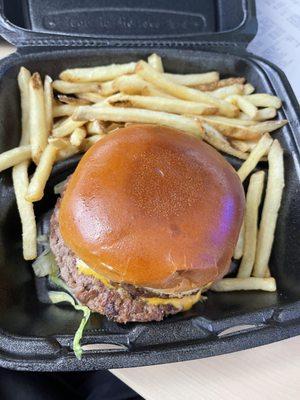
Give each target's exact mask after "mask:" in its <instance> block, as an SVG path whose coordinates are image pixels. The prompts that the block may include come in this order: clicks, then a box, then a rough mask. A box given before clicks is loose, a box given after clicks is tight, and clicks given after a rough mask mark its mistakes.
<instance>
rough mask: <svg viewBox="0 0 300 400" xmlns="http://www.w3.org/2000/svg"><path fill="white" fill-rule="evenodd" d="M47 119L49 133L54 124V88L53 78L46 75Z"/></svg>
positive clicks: (45, 99) (45, 98)
mask: <svg viewBox="0 0 300 400" xmlns="http://www.w3.org/2000/svg"><path fill="white" fill-rule="evenodd" d="M44 101H45V120H46V128H47V133H48V135H49V134H50V132H51V129H52V125H53V90H52V79H51V78H50V76H48V75H46V76H45V79H44Z"/></svg>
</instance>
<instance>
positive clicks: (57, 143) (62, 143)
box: [48, 136, 70, 150]
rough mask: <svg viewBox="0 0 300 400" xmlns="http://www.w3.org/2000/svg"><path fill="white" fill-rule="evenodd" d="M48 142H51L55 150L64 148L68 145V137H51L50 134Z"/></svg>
mask: <svg viewBox="0 0 300 400" xmlns="http://www.w3.org/2000/svg"><path fill="white" fill-rule="evenodd" d="M48 143H49V144H52V145H53V146H54V147H56V148H57V150H62V149H65V148H67V147H68V146H69V145H70V141H69V139H65V138H54V137H51V136H50V137H49V138H48Z"/></svg>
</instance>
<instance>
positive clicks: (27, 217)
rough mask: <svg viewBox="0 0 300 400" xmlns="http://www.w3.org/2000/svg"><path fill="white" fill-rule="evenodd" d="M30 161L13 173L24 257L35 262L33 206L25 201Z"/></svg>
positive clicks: (14, 169)
mask: <svg viewBox="0 0 300 400" xmlns="http://www.w3.org/2000/svg"><path fill="white" fill-rule="evenodd" d="M28 164H29V162H28V161H23V162H22V163H20V164H18V165H16V166H15V167H14V168H13V171H12V177H13V184H14V191H15V196H16V201H17V206H18V211H19V215H20V219H21V224H22V240H23V257H24V259H25V260H34V259H35V258H36V257H37V244H36V237H37V229H36V222H35V216H34V210H33V204H32V203H31V202H29V201H27V200H26V199H25V196H26V193H27V190H28V185H29V181H28Z"/></svg>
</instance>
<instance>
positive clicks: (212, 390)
mask: <svg viewBox="0 0 300 400" xmlns="http://www.w3.org/2000/svg"><path fill="white" fill-rule="evenodd" d="M263 1H264V0H258V1H257V5H258V9H260V7H261V6H262V2H263ZM289 1H290V0H289ZM275 3H284V2H282V1H279V0H276V1H275ZM296 3H297V2H296ZM299 3H300V1H299ZM271 4H273V0H272V1H271V0H266V3H264V6H265V5H271ZM276 6H277V4H276ZM277 10H278V12H279V11H280V7H277ZM273 12H274V10H273ZM278 17H279V16H278ZM298 17H299V18H300V15H299V16H298ZM259 35H260V36H259V38H260V39H261V37H263V32H261V29H260V32H259ZM296 39H300V38H299V36H298V38H296ZM299 41H300V40H299ZM14 50H15V49H14V48H13V47H12V46H10V45H8V44H6V43H0V58H3V57H5V56H7V55H8V54H10V53H12V52H13V51H14ZM251 51H252V52H254V51H255V42H253V46H252V45H251ZM270 58H272V55H270ZM277 64H279V63H278V62H277ZM283 69H284V68H283ZM286 73H287V75H288V77H289V78H290V79H291V80H292V81H294V79H295V76H290V74H289V70H288V69H287V70H286ZM290 73H292V71H291V72H290ZM297 74H298V72H297ZM298 82H299V80H298ZM297 89H298V87H297ZM297 92H298V90H297ZM299 96H300V93H299V92H298V97H299ZM111 372H112V373H113V374H114V375H116V376H117V377H118V378H119V379H121V380H122V381H124V382H125V383H126V384H128V385H129V386H130V387H132V388H133V389H134V390H135V391H136V392H138V393H139V394H140V395H141V396H142V397H144V398H145V399H148V400H162V399H163V400H177V399H178V400H189V399H197V400H198V399H199V400H202V399H203V400H249V399H251V400H252V399H253V400H269V399H270V400H289V399H293V400H298V399H300V336H298V337H295V338H291V339H287V340H283V341H281V342H277V343H273V344H269V345H266V346H261V347H257V348H254V349H249V350H244V351H240V352H238V353H232V354H226V355H221V356H216V357H210V358H206V359H201V360H194V361H186V362H181V363H173V364H165V365H157V366H149V367H139V368H123V369H115V370H111Z"/></svg>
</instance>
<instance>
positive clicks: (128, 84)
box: [113, 74, 148, 94]
mask: <svg viewBox="0 0 300 400" xmlns="http://www.w3.org/2000/svg"><path fill="white" fill-rule="evenodd" d="M113 86H114V88H115V90H116V91H120V92H124V93H126V94H140V93H141V92H142V91H143V90H144V89H145V88H146V87H147V86H148V83H147V82H145V81H144V80H143V79H142V78H140V77H139V76H137V75H136V74H134V75H123V76H120V77H119V78H117V79H115V80H114V81H113Z"/></svg>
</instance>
